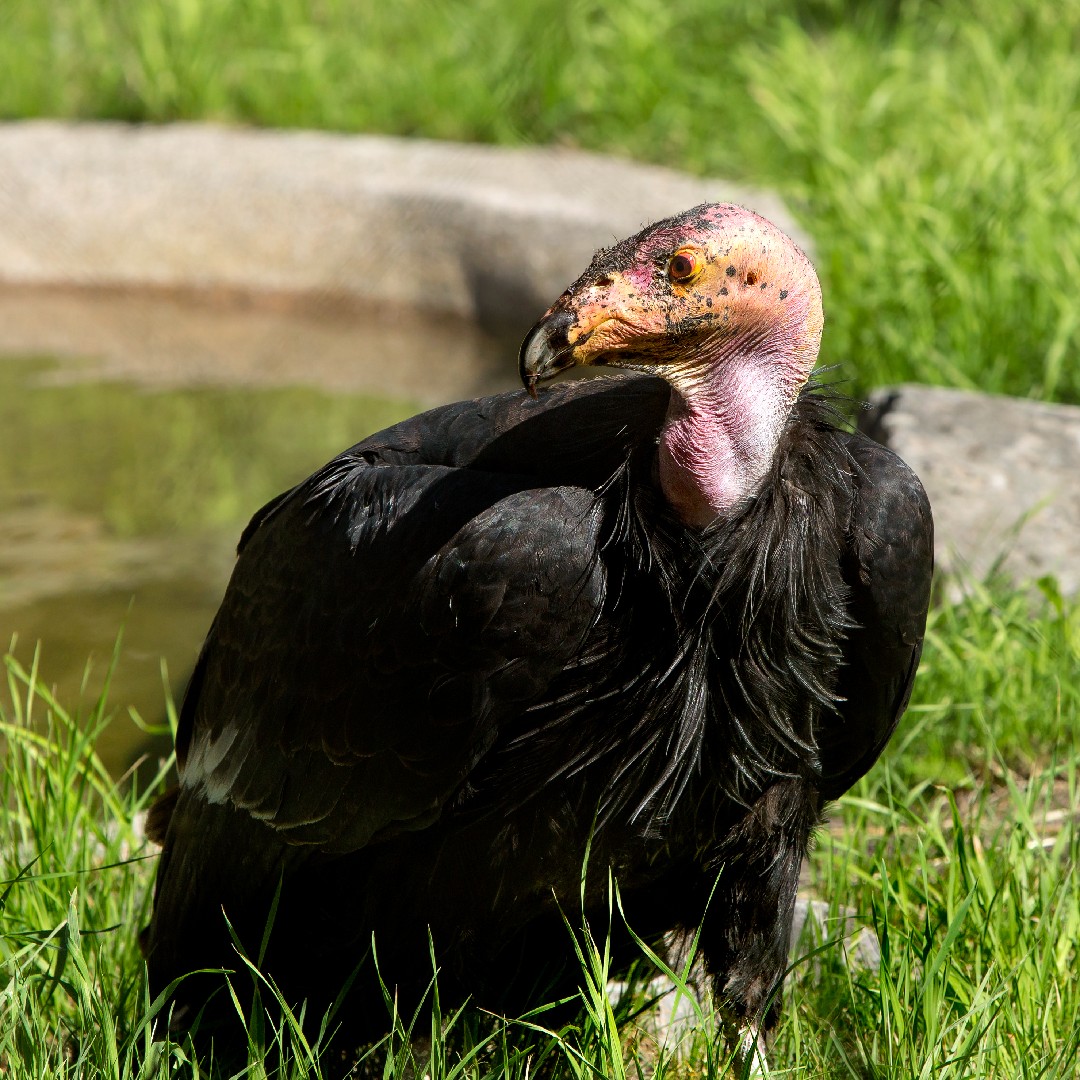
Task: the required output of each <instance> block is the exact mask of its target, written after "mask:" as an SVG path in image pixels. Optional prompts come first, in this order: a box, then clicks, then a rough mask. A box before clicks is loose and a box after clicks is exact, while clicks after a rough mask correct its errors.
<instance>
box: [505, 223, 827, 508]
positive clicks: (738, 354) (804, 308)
mask: <svg viewBox="0 0 1080 1080" xmlns="http://www.w3.org/2000/svg"><path fill="white" fill-rule="evenodd" d="M822 321H823V320H822V311H821V288H820V286H819V285H818V279H817V275H816V274H815V273H814V268H813V266H811V265H810V260H809V259H807V257H806V256H805V255H804V254H803V253H802V252H801V251H800V250H799V248H798V247H797V246H796V245H795V244H794V243H793V242H792V240H791V239H790V238H789V237H787V236H785V235H784V233H782V232H781V231H780V230H779V229H778V228H777V227H776V226H775V225H773V224H772V223H771V222H769V221H766V220H765V218H763V217H760V216H758V215H757V214H755V213H753V211H751V210H746V209H744V208H743V207H741V206H731V205H729V204H716V205H713V204H706V205H703V206H696V207H694V209H692V210H687V211H686V212H685V213H683V214H679V215H677V216H676V217H672V218H668V219H667V220H665V221H661V222H658V223H657V224H655V225H651V226H650V227H649V228H647V229H644V230H643V231H642V232H640V233H638V234H637V236H632V237H630V239H628V240H624V241H623V242H622V243H620V244H617V245H616V246H615V247H613V248H610V249H608V250H606V251H600V252H598V253H597V255H596V257H595V258H594V259H593V261H592V264H591V265H590V266H589V268H588V270H586V271H585V273H584V274H582V275H581V277H580V278H578V280H577V281H575V282H574V284H573V285H571V286H570V288H569V289H567V290H566V292H564V293H563V295H562V296H560V297H559V299H558V300H556V301H555V303H554V304H553V305H552V306H551V308H549V309H548V311H547V313H546V314H545V315H544V317H543V318H542V319H541V320H540V321H539V322H538V323H537V324H536V326H534V327H533V329H532V330H531V331H530V333H529V335H528V336H527V337H526V338H525V341H524V343H523V344H522V347H521V356H520V362H521V375H522V379H523V380H524V382H525V385H526V387H528V389H529V391H530V392H531V393H533V394H535V392H536V390H535V388H536V384H537V382H539V381H541V380H543V379H546V378H550V377H551V376H553V375H555V374H556V373H558V372H559V371H562V370H563V369H565V368H568V367H571V366H572V365H575V364H589V365H596V364H605V365H610V366H612V367H621V368H628V369H630V370H632V371H640V372H646V373H648V374H652V375H658V376H659V377H660V378H662V379H665V380H666V381H667V382H668V383H669V384H670V385H671V387H672V389H673V391H674V393H673V394H672V398H671V402H670V404H669V407H668V413H667V417H666V419H665V423H664V427H663V430H662V431H661V434H660V444H659V448H658V467H659V478H660V484H661V487H662V489H663V492H664V494H665V496H666V498H667V500H668V502H669V503H670V504H671V505H672V507H673V508H674V509H675V511H676V512H677V513H678V515H679V516H680V517H681V518H682V519H683V521H685V522H686V523H687V524H689V525H693V526H704V525H708V523H709V522H710V521H712V520H713V519H714V518H715V517H716V516H717V515H720V514H728V513H731V512H733V511H735V510H737V509H738V507H740V506H742V505H744V504H745V502H746V500H747V499H750V498H752V497H753V496H754V494H755V493H756V492H757V491H758V490H759V488H760V485H761V484H762V482H763V480H764V478H765V476H766V475H767V474H768V471H769V467H770V463H771V461H772V460H773V456H774V454H775V453H776V449H777V446H778V445H779V440H780V436H781V433H782V432H783V430H784V425H785V424H786V423H787V419H788V417H789V415H790V414H791V410H792V407H793V406H794V404H795V401H796V399H797V398H798V395H799V390H800V389H801V387H802V386H803V384H804V383H805V382H806V380H807V378H808V376H809V375H810V372H811V370H812V368H813V366H814V362H815V360H816V359H817V353H818V346H819V345H820V343H821V328H822Z"/></svg>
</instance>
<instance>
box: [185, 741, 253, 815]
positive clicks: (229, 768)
mask: <svg viewBox="0 0 1080 1080" xmlns="http://www.w3.org/2000/svg"><path fill="white" fill-rule="evenodd" d="M239 734H240V728H239V727H238V726H237V725H236V724H235V723H229V724H226V725H225V726H224V727H223V728H222V729H221V732H220V733H219V734H218V735H217V737H216V738H211V737H210V736H208V735H203V736H202V737H201V738H196V739H195V741H194V742H193V743H192V745H191V749H190V751H189V752H188V759H187V762H186V763H185V765H184V773H183V776H182V777H181V780H180V782H181V784H182V785H183V786H184V787H186V788H189V789H190V790H193V791H198V792H199V793H200V794H202V796H203V798H205V799H206V801H207V802H209V803H217V804H220V803H223V802H225V800H226V798H227V797H228V793H229V790H230V788H231V787H232V786H233V783H234V781H235V780H236V774H237V773H238V772H239V771H240V759H241V755H240V754H236V755H234V756H233V758H232V760H229V761H226V759H227V758H228V756H229V751H230V750H231V749H232V748H233V744H234V743H235V742H236V739H237V736H238V735H239ZM223 765H224V767H222V766H223Z"/></svg>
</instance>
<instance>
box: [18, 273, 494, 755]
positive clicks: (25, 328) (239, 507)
mask: <svg viewBox="0 0 1080 1080" xmlns="http://www.w3.org/2000/svg"><path fill="white" fill-rule="evenodd" d="M514 367H515V365H514V359H513V353H512V351H510V348H509V345H508V342H507V341H505V340H503V341H500V340H499V339H497V338H495V337H492V336H489V335H487V334H484V333H482V332H480V331H479V330H477V329H476V328H475V327H472V326H470V325H468V324H460V323H458V324H454V323H448V322H447V320H443V319H425V318H423V317H421V316H419V315H417V314H415V313H412V314H406V313H400V312H399V313H396V314H393V313H392V314H391V315H390V316H387V315H386V313H378V314H374V313H363V312H355V311H351V312H343V311H340V310H336V309H334V308H332V307H327V309H325V310H321V311H320V310H312V309H311V308H310V307H308V308H306V309H304V310H302V311H298V310H291V309H289V308H288V307H284V308H278V309H275V310H266V309H261V310H256V309H252V308H250V307H249V308H243V307H238V306H236V305H234V304H222V303H220V302H213V303H207V302H196V301H195V300H193V299H191V298H188V299H181V298H176V297H147V296H141V297H140V296H118V295H109V294H82V295H79V294H61V293H48V292H41V291H27V290H11V289H6V290H0V465H2V467H0V647H2V648H3V649H6V648H7V646H8V643H9V642H11V641H13V639H14V645H13V648H12V652H13V653H14V655H15V656H16V658H17V659H18V660H19V661H20V662H21V663H23V664H24V665H29V664H30V662H31V661H32V659H33V657H34V652H35V649H38V650H39V665H40V667H39V670H40V678H41V681H42V682H44V683H45V684H47V685H51V686H54V687H55V688H56V691H57V694H58V697H59V700H60V701H61V702H62V703H64V704H65V705H66V706H68V707H70V708H72V709H75V708H77V707H78V705H79V703H80V702H82V704H83V707H84V708H85V709H88V708H89V706H90V705H91V704H92V702H93V701H94V700H95V698H96V696H97V694H98V693H99V691H100V688H101V686H102V684H103V680H104V678H105V675H106V672H107V671H108V670H109V667H110V659H111V657H112V655H113V651H114V647H115V646H116V643H117V640H118V636H120V635H121V632H122V639H121V644H120V646H119V655H118V661H117V663H116V667H115V671H114V673H113V675H112V679H111V684H110V695H109V700H110V702H111V703H112V706H113V710H114V713H115V719H114V720H113V722H112V724H111V725H110V727H109V728H108V730H107V731H106V733H105V736H104V737H103V741H102V743H101V744H100V745H101V750H102V754H103V757H105V759H106V764H107V765H108V766H109V768H110V769H111V770H112V771H113V773H114V775H118V774H119V773H121V772H122V771H123V770H124V769H126V768H127V767H128V766H129V765H130V764H131V763H132V762H133V761H134V760H135V758H136V757H137V756H138V755H139V754H140V753H142V752H144V751H145V750H146V749H147V736H146V735H145V733H144V732H143V731H142V730H141V729H140V728H139V727H138V726H137V725H136V723H135V722H134V721H133V720H132V719H131V717H130V714H129V709H134V710H136V711H137V712H138V714H139V715H140V716H141V717H142V718H144V719H145V720H146V721H148V722H152V723H159V722H160V721H161V720H162V718H163V716H164V713H165V705H164V702H165V686H166V685H168V687H169V689H170V690H171V692H172V693H173V694H179V693H180V692H181V691H182V687H183V684H184V681H185V679H186V676H187V674H188V672H189V671H190V669H191V665H192V664H193V663H194V660H195V657H196V655H197V653H198V649H199V646H200V644H201V642H202V638H203V636H204V635H205V633H206V629H207V627H208V626H209V623H210V620H211V618H212V617H213V614H214V611H215V610H216V607H217V604H218V602H219V601H220V598H221V593H222V590H223V589H224V585H225V582H226V580H227V578H228V574H229V570H230V567H231V563H232V553H233V549H234V546H235V542H236V539H237V537H238V535H239V532H240V530H241V528H242V527H243V525H244V523H245V522H246V521H247V519H248V518H249V517H250V515H251V514H252V513H253V512H254V511H255V510H257V509H258V508H259V507H260V506H261V505H262V504H263V503H264V502H266V501H267V500H268V499H270V498H271V497H273V496H274V495H275V494H277V493H278V492H279V491H282V490H284V489H286V488H287V487H290V486H291V485H292V484H294V483H296V482H297V481H299V480H300V479H302V478H303V477H304V476H306V475H307V474H308V473H310V472H311V471H312V470H313V469H314V468H316V467H317V466H319V465H320V464H322V463H323V462H324V461H326V460H328V459H329V458H330V457H332V456H333V455H334V454H336V453H337V452H338V451H340V450H342V449H344V448H345V447H347V446H350V445H351V444H353V443H354V442H356V441H358V440H359V439H361V438H363V437H364V436H365V435H367V434H369V433H370V432H372V431H376V430H378V429H379V428H381V427H384V426H386V425H387V424H389V423H393V422H394V421H395V420H398V419H400V418H401V417H403V416H407V415H410V414H412V413H413V412H415V411H417V409H418V408H420V407H424V406H429V405H433V404H436V403H438V402H439V401H441V400H452V399H455V398H458V397H462V396H471V395H474V394H478V393H484V392H491V391H493V390H497V389H503V388H506V387H509V386H512V385H513V384H514ZM163 663H164V668H163ZM163 671H167V680H166V679H163ZM160 745H161V744H158V747H160Z"/></svg>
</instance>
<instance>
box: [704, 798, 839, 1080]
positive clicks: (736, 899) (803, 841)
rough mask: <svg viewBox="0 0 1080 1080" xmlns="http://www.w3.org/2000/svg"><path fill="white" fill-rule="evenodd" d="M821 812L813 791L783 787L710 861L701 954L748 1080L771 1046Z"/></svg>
mask: <svg viewBox="0 0 1080 1080" xmlns="http://www.w3.org/2000/svg"><path fill="white" fill-rule="evenodd" d="M820 811H821V798H820V796H819V795H818V793H817V789H816V788H815V787H814V786H813V785H811V784H810V783H808V782H807V781H805V780H801V779H792V780H783V781H779V782H777V783H776V784H774V785H773V786H772V787H770V788H768V789H767V790H766V791H765V792H764V793H763V794H762V795H761V796H760V797H759V798H758V800H757V801H756V802H755V803H754V804H753V806H751V807H750V809H749V810H748V811H747V812H746V814H745V815H744V816H743V817H742V818H741V819H740V820H739V821H738V822H737V823H736V824H735V825H734V826H733V827H731V828H730V829H729V830H728V831H727V832H726V833H725V834H723V835H722V836H721V837H719V838H718V843H717V845H716V847H715V848H714V849H713V851H712V853H711V858H710V862H709V866H708V869H709V870H710V871H711V872H712V873H713V874H714V875H719V876H718V877H717V878H716V882H717V884H716V889H715V891H714V893H713V896H712V900H711V901H710V903H709V906H708V910H707V911H706V913H705V918H704V920H703V922H702V928H701V950H702V953H703V954H704V958H705V964H706V967H707V969H708V971H709V974H710V976H711V977H712V983H713V990H714V993H715V995H716V1002H717V1006H718V1008H719V1010H720V1015H721V1018H722V1020H723V1022H724V1027H725V1030H726V1032H727V1034H728V1037H729V1038H730V1039H731V1040H732V1041H733V1042H734V1043H735V1046H736V1050H737V1061H738V1062H739V1064H740V1074H742V1075H745V1072H744V1071H743V1070H744V1068H745V1065H746V1064H747V1062H748V1060H749V1059H750V1058H754V1059H756V1060H755V1061H754V1062H753V1066H754V1067H753V1068H752V1069H751V1072H750V1075H760V1073H761V1072H762V1071H763V1070H764V1067H765V1060H764V1050H765V1042H766V1039H767V1037H768V1035H769V1034H770V1033H771V1031H772V1029H773V1028H774V1027H775V1026H776V1022H777V1020H778V1019H779V1016H780V1002H781V994H780V989H781V988H780V983H781V980H782V979H783V976H784V971H785V969H786V968H787V964H788V951H789V948H790V945H791V922H792V917H793V915H794V909H795V893H796V890H797V888H798V884H799V870H800V868H801V866H802V860H803V856H804V855H805V854H806V849H807V846H808V844H809V841H810V835H811V833H812V831H813V829H814V827H815V826H816V825H817V824H818V821H819V820H820ZM774 991H775V993H774Z"/></svg>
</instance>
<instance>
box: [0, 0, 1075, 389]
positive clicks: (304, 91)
mask: <svg viewBox="0 0 1080 1080" xmlns="http://www.w3.org/2000/svg"><path fill="white" fill-rule="evenodd" d="M2 17H3V33H2V34H0V71H3V72H4V77H3V79H0V116H7V117H30V116H68V117H84V118H91V117H93V118H99V117H106V118H116V119H122V120H135V121H154V122H161V121H170V120H193V119H210V120H218V121H224V122H227V123H250V124H260V125H267V126H282V127H292V126H305V127H315V128H329V129H335V130H343V131H376V132H391V133H397V134H405V135H425V136H433V137H438V138H454V139H473V140H481V141H490V142H499V143H549V142H557V143H572V144H577V145H581V146H585V147H589V148H594V149H599V150H605V151H609V152H613V153H616V154H623V155H628V156H632V157H635V158H638V159H642V160H649V161H656V162H661V163H663V164H666V165H670V166H672V167H674V168H679V169H685V170H689V171H692V172H698V173H708V174H715V175H721V176H728V177H731V178H734V179H742V180H746V181H750V182H753V183H763V184H769V185H773V186H775V187H776V188H777V189H779V190H780V191H781V192H782V193H783V194H784V195H785V196H786V197H787V198H788V200H789V201H790V203H791V205H792V206H793V207H794V208H795V210H796V211H797V213H798V214H799V215H800V217H801V219H802V221H803V224H804V226H805V227H806V229H807V231H808V232H809V233H810V234H811V235H812V236H813V238H814V241H815V244H816V249H817V263H818V267H819V270H820V272H821V276H822V279H823V284H824V287H825V294H826V296H825V300H826V313H827V317H828V325H827V332H826V337H825V344H824V353H823V358H824V359H825V361H826V362H829V363H834V362H839V363H841V364H843V365H844V367H845V369H846V371H847V372H848V374H849V376H850V377H851V378H852V379H853V381H854V385H855V386H856V387H857V388H859V389H866V388H868V387H871V386H874V385H878V384H881V383H886V382H893V381H897V380H905V379H915V380H919V381H924V382H930V383H946V384H951V385H958V386H970V387H978V388H981V389H985V390H991V391H1000V392H1007V393H1014V394H1020V395H1031V396H1035V397H1043V398H1049V399H1059V400H1064V401H1073V402H1078V401H1080V365H1077V364H1076V363H1075V362H1073V361H1072V359H1071V358H1074V357H1075V356H1076V354H1077V351H1078V349H1080V301H1078V300H1077V288H1076V283H1077V281H1078V280H1080V248H1078V246H1077V244H1076V243H1075V242H1074V240H1073V238H1074V237H1075V236H1076V235H1077V234H1078V232H1080V165H1078V162H1080V108H1078V107H1077V106H1078V99H1080V2H1078V0H1062V2H1061V3H1057V4H1047V3H1045V2H1044V0H907V2H901V0H886V2H882V3H874V4H863V3H856V2H853V0H759V2H758V3H753V4H751V3H738V2H733V0H729V2H717V0H685V2H681V3H679V4H672V3H670V0H536V2H535V3H531V4H528V5H518V6H513V5H511V6H507V5H506V4H504V3H501V2H499V0H401V2H400V3H397V4H376V3H372V2H371V0H178V2H175V3H168V4H165V3H160V2H159V0H62V2H61V0H47V2H44V3H43V2H41V0H5V3H4V6H3V16H2Z"/></svg>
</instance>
